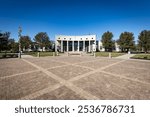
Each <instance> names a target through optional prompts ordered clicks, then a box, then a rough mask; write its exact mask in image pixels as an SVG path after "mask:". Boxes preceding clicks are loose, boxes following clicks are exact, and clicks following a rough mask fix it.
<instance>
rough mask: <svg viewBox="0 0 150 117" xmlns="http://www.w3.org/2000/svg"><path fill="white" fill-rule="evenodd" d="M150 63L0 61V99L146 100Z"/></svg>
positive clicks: (60, 58) (149, 95) (57, 59)
mask: <svg viewBox="0 0 150 117" xmlns="http://www.w3.org/2000/svg"><path fill="white" fill-rule="evenodd" d="M149 69H150V61H144V60H140V61H139V60H130V59H115V58H112V59H109V58H101V57H96V58H94V57H92V56H69V57H68V56H57V57H41V58H22V59H18V58H15V59H1V60H0V99H5V100H10V99H15V100H16V99H33V100H35V99H38V100H39V99H44V100H48V99H50V100H60V99H63V100H66V99H67V100H74V99H75V100H76V99H78V100H79V99H81V100H84V99H86V100H87V99H91V100H92V99H94V100H99V99H100V100H101V99H115V100H117V99H121V100H122V99H129V100H130V99H134V100H135V99H150V77H149V76H150V72H149Z"/></svg>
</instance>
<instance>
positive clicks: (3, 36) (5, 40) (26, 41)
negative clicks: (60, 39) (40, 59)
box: [0, 32, 52, 52]
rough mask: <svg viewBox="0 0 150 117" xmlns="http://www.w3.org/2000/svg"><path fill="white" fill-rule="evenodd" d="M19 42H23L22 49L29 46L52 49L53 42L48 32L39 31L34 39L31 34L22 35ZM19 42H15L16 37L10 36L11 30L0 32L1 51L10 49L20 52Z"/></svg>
mask: <svg viewBox="0 0 150 117" xmlns="http://www.w3.org/2000/svg"><path fill="white" fill-rule="evenodd" d="M19 42H20V43H21V50H26V49H28V48H31V49H33V48H36V49H38V48H41V49H42V51H43V48H45V49H46V50H50V49H52V42H51V41H50V38H49V36H48V35H47V33H46V32H39V33H38V34H36V35H35V37H34V39H33V41H32V40H31V38H30V37H29V36H23V35H22V36H21V37H20V39H19ZM19 42H15V40H14V39H11V38H10V32H3V33H2V32H0V52H1V51H8V50H9V51H11V52H18V51H19Z"/></svg>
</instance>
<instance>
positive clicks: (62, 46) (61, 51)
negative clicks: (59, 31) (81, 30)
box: [61, 40, 63, 52]
mask: <svg viewBox="0 0 150 117" xmlns="http://www.w3.org/2000/svg"><path fill="white" fill-rule="evenodd" d="M61 52H63V40H61Z"/></svg>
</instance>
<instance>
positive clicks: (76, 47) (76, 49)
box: [74, 41, 78, 51]
mask: <svg viewBox="0 0 150 117" xmlns="http://www.w3.org/2000/svg"><path fill="white" fill-rule="evenodd" d="M74 51H78V42H77V41H74Z"/></svg>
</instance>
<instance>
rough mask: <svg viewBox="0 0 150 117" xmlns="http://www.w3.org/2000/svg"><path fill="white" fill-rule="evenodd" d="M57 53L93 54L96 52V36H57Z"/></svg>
mask: <svg viewBox="0 0 150 117" xmlns="http://www.w3.org/2000/svg"><path fill="white" fill-rule="evenodd" d="M55 51H60V52H70V51H72V52H79V51H83V52H92V51H96V35H83V36H68V35H56V36H55Z"/></svg>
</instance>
